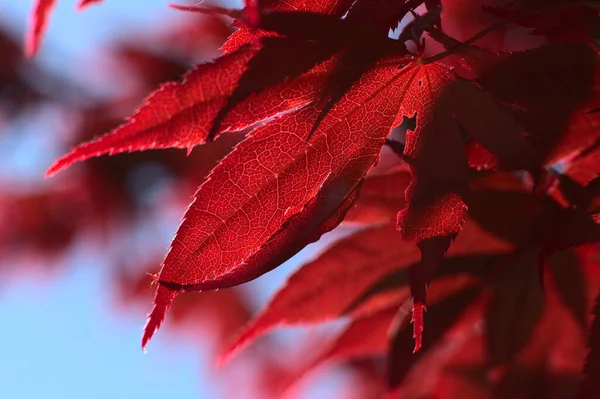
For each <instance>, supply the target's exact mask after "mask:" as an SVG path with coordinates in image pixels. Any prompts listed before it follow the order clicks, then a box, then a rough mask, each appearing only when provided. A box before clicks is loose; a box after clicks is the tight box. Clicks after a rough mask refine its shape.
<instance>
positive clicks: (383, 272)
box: [225, 223, 508, 356]
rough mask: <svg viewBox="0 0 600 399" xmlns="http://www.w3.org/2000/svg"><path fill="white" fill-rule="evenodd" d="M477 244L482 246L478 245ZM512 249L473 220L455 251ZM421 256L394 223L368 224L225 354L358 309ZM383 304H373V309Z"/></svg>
mask: <svg viewBox="0 0 600 399" xmlns="http://www.w3.org/2000/svg"><path fill="white" fill-rule="evenodd" d="M474 245H477V247H476V248H473V246H474ZM507 249H508V247H507V246H506V244H504V243H502V242H500V241H498V240H497V239H496V238H494V237H493V236H491V235H488V234H486V233H485V232H483V231H481V230H480V229H479V228H477V226H476V225H474V224H472V223H468V224H467V225H466V226H465V231H464V232H463V234H461V235H460V236H459V237H458V239H457V240H456V242H455V245H453V246H452V248H451V249H450V253H451V254H456V255H458V254H464V253H489V252H502V251H506V250H507ZM418 259H419V252H418V250H417V248H416V247H415V246H414V245H410V244H408V243H406V242H403V241H402V240H400V236H399V233H398V232H397V231H396V230H395V228H394V226H393V225H386V226H381V227H377V228H374V229H367V230H363V231H360V232H358V233H356V234H354V235H352V236H350V237H347V238H345V239H342V240H340V241H339V242H337V243H336V244H334V245H333V246H332V247H331V248H330V249H329V250H327V251H326V252H325V253H323V254H322V255H321V256H320V257H319V258H317V259H316V260H314V261H312V262H310V263H308V264H306V265H304V266H303V267H302V268H301V269H299V270H298V271H297V272H296V273H294V274H293V275H292V276H291V277H290V278H289V279H288V281H287V283H286V284H285V285H284V287H283V288H281V289H280V291H279V292H278V293H277V294H276V295H275V296H274V297H273V298H272V299H271V301H270V303H269V305H267V307H266V308H265V309H264V310H263V311H262V312H261V313H260V314H259V315H257V316H256V317H255V318H254V320H252V322H251V323H250V324H249V325H247V326H246V327H245V328H244V330H243V331H242V332H241V334H240V335H239V336H238V337H237V338H236V339H235V341H234V343H233V344H232V346H231V348H230V349H229V350H228V351H227V352H226V353H225V356H228V355H230V354H231V353H233V351H235V350H238V349H240V348H241V347H243V346H245V345H247V344H248V343H249V342H251V341H252V340H253V339H255V338H256V337H257V336H258V335H260V334H263V333H265V332H267V331H269V330H271V329H272V328H274V327H276V326H278V325H293V324H309V323H317V322H321V321H325V320H330V319H334V318H336V317H340V316H342V315H343V314H345V313H347V312H354V311H355V310H356V309H354V305H355V304H356V301H357V300H358V299H359V298H361V297H362V295H363V293H365V292H366V291H367V290H368V289H369V287H371V286H372V285H373V284H375V283H376V282H377V281H379V280H380V279H382V278H383V277H384V276H387V275H388V274H389V273H391V272H392V271H394V270H396V269H401V268H406V267H407V266H409V265H410V264H412V263H416V262H417V261H418ZM394 303H396V302H394ZM383 308H384V307H373V308H371V309H370V310H371V313H372V312H377V311H378V310H381V309H383ZM368 313H369V312H368V311H367V310H366V309H362V310H361V312H360V314H361V315H365V314H368Z"/></svg>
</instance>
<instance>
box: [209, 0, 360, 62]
mask: <svg viewBox="0 0 600 399" xmlns="http://www.w3.org/2000/svg"><path fill="white" fill-rule="evenodd" d="M351 4H352V1H351V0H294V1H279V0H266V1H263V2H261V9H263V10H265V11H267V10H268V11H308V12H314V13H319V14H328V15H332V16H338V17H339V16H342V14H344V12H346V10H347V9H348V7H350V5H351ZM233 26H235V27H236V28H238V30H237V31H235V32H233V33H232V34H231V35H230V36H229V38H228V39H227V41H226V42H225V44H223V46H221V50H223V51H224V52H225V53H226V54H229V53H231V52H233V51H235V50H237V49H238V48H240V47H241V46H244V45H246V44H248V43H250V42H251V40H252V39H253V38H257V37H262V36H272V35H274V34H273V33H271V32H264V31H260V30H257V29H252V28H249V27H247V26H246V25H245V24H242V23H239V22H238V21H235V22H234V23H233Z"/></svg>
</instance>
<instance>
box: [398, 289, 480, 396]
mask: <svg viewBox="0 0 600 399" xmlns="http://www.w3.org/2000/svg"><path fill="white" fill-rule="evenodd" d="M480 293H481V289H480V288H470V289H467V290H464V291H461V292H459V293H457V294H455V295H453V296H451V297H450V298H448V299H446V300H444V301H443V302H440V303H438V304H435V305H432V306H430V308H429V312H428V313H429V318H430V320H431V326H430V327H429V328H426V329H425V330H424V331H423V333H424V334H423V347H422V350H420V351H419V352H417V353H416V354H413V353H412V352H413V350H412V349H411V348H412V342H413V335H414V334H413V333H412V332H411V331H410V330H408V329H407V328H402V326H399V328H397V329H396V331H392V333H391V338H390V342H391V343H390V350H389V353H388V374H389V375H388V387H389V388H390V389H394V388H396V387H398V386H399V385H400V384H401V383H402V382H403V381H404V378H405V377H406V374H407V372H408V370H409V369H410V368H411V366H412V365H413V364H415V363H416V362H417V361H418V360H419V359H420V358H421V356H423V355H425V354H427V352H428V350H429V349H430V348H431V347H432V346H434V345H435V344H436V343H437V342H438V340H439V339H440V338H441V337H442V336H443V335H444V334H445V333H446V332H447V331H448V330H449V329H450V327H451V326H452V325H453V324H454V323H455V321H456V320H457V319H458V317H459V316H460V315H461V314H462V313H463V311H464V310H465V309H466V308H467V307H468V306H470V305H472V304H473V301H474V300H475V299H476V298H477V296H478V295H479V294H480Z"/></svg>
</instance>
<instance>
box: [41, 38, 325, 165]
mask: <svg viewBox="0 0 600 399" xmlns="http://www.w3.org/2000/svg"><path fill="white" fill-rule="evenodd" d="M254 54H255V51H254V50H251V49H249V48H243V49H240V50H239V51H237V52H235V53H233V54H230V55H228V56H225V57H221V58H219V59H218V60H217V61H215V62H214V63H209V64H204V65H200V66H199V67H198V68H197V69H196V70H194V71H192V72H190V73H188V74H187V75H186V76H185V77H184V81H183V83H176V82H171V83H166V84H164V85H163V86H161V88H160V89H159V90H158V91H156V92H154V93H153V94H152V95H150V97H148V98H147V99H146V101H145V105H144V106H142V107H141V108H140V109H139V110H138V111H137V112H136V114H135V115H134V116H133V117H131V119H130V120H129V121H128V122H126V123H125V124H124V125H122V126H120V127H118V128H117V129H116V130H114V131H113V132H111V133H108V134H106V135H104V136H102V137H100V138H98V139H96V140H93V141H90V142H88V143H84V144H82V145H80V146H79V147H76V148H75V149H73V150H72V151H71V153H69V154H67V155H65V156H64V157H62V158H60V159H59V160H57V161H56V162H54V164H53V165H52V166H51V167H50V168H49V169H48V172H47V175H49V176H50V175H53V174H55V173H57V172H58V171H60V170H62V169H64V168H66V167H68V166H70V165H71V164H73V163H75V162H80V161H83V160H86V159H89V158H92V157H97V156H100V155H104V154H111V155H113V154H118V153H122V152H131V151H143V150H147V149H158V148H173V147H174V148H185V149H187V150H188V152H189V151H191V150H192V148H193V147H195V146H197V145H200V144H204V143H205V142H206V140H207V137H208V132H209V130H210V128H211V126H212V123H213V119H214V118H215V116H216V115H217V113H218V112H219V110H220V109H221V107H222V106H223V105H224V104H225V102H226V100H227V97H228V96H229V95H230V94H231V92H232V91H233V89H234V87H235V85H236V84H237V79H239V77H240V76H241V74H242V73H243V72H244V70H245V65H246V63H247V62H248V60H249V59H250V58H251V57H252V56H253V55H254ZM323 72H324V71H323V67H317V68H315V69H314V70H313V71H311V72H310V73H308V74H306V75H305V76H303V77H301V78H299V79H297V80H295V81H294V82H293V83H291V84H289V85H281V86H276V87H273V88H272V89H271V90H266V91H264V92H263V93H262V94H261V95H259V96H256V97H254V98H252V101H249V102H245V103H242V104H240V105H239V106H238V107H236V108H235V109H233V110H232V111H230V112H229V114H228V115H227V118H225V120H224V121H223V123H222V125H221V132H223V131H235V130H241V129H243V128H245V127H248V126H251V125H253V124H255V123H257V122H259V121H261V120H264V119H266V118H269V117H271V116H273V115H276V114H278V113H280V112H283V111H286V110H288V109H290V108H294V107H297V106H301V105H303V104H305V103H306V102H308V101H310V100H312V99H313V98H312V97H313V96H314V94H315V92H316V90H317V88H318V87H319V84H320V83H321V82H322V75H323Z"/></svg>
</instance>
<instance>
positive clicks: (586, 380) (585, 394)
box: [577, 295, 600, 399]
mask: <svg viewBox="0 0 600 399" xmlns="http://www.w3.org/2000/svg"><path fill="white" fill-rule="evenodd" d="M593 314H594V321H593V322H592V327H591V329H590V335H589V347H590V351H589V353H588V356H587V359H586V360H585V366H584V368H583V381H582V382H581V387H580V389H579V394H578V395H577V399H596V398H598V397H600V354H599V353H598V350H599V349H600V295H598V296H597V297H596V304H595V306H594V310H593Z"/></svg>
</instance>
